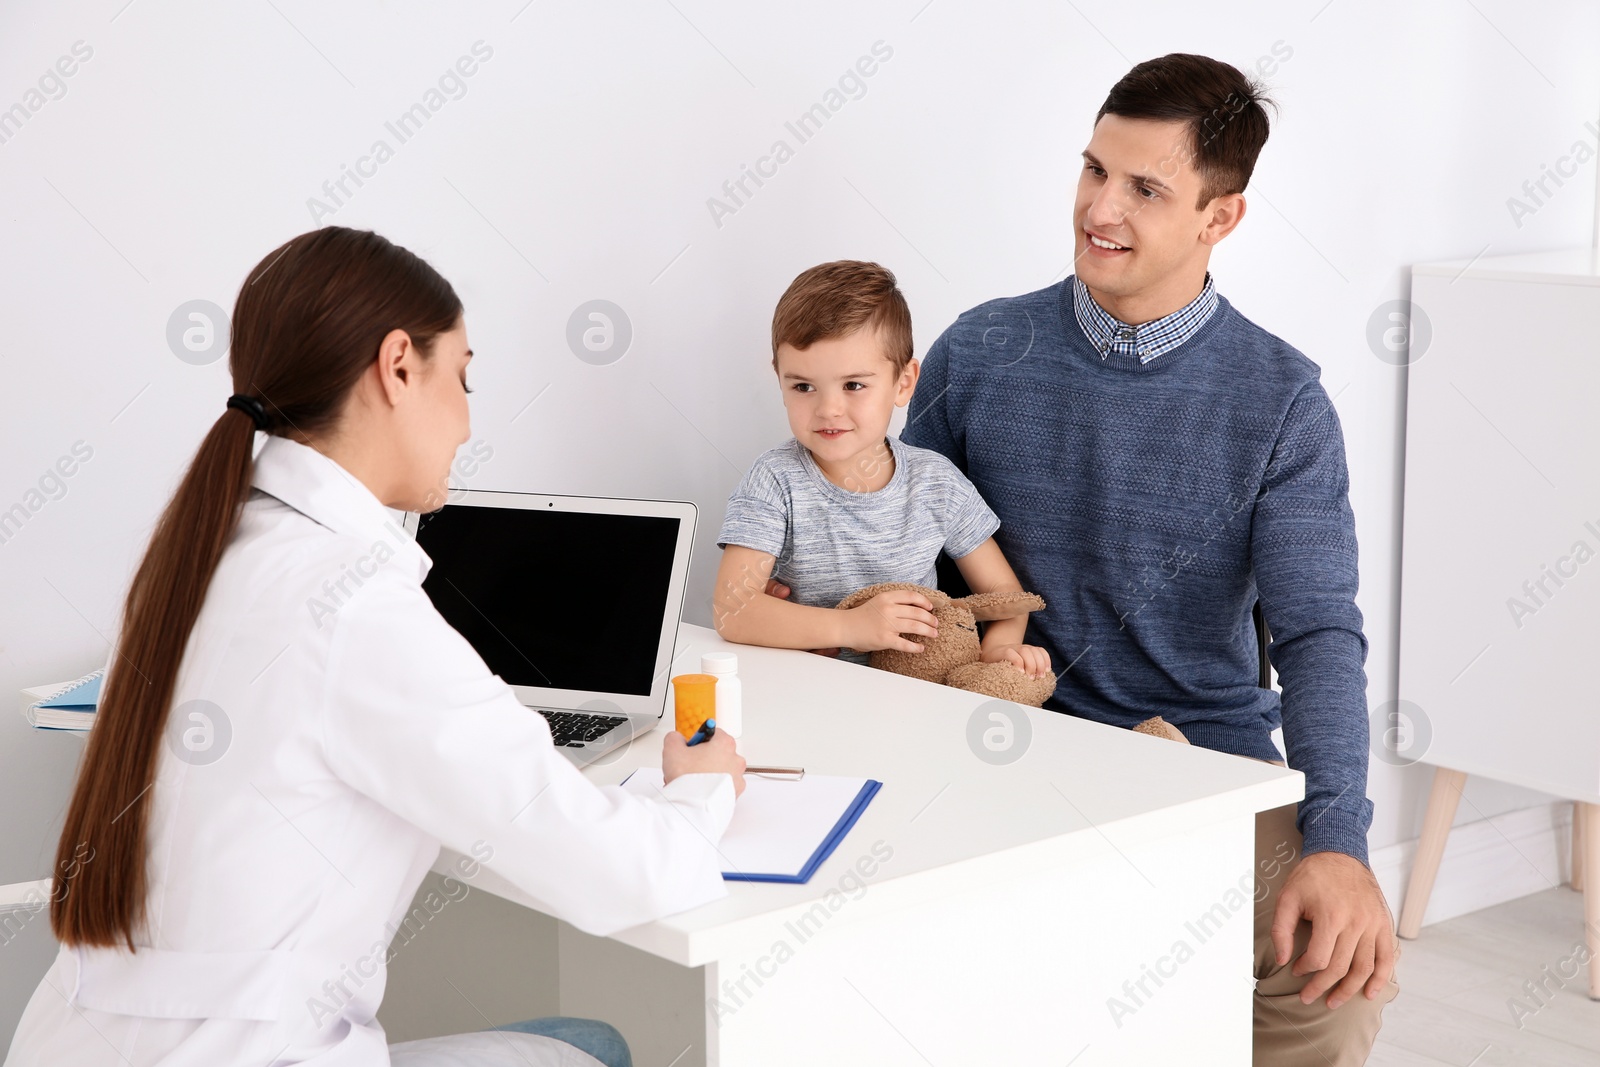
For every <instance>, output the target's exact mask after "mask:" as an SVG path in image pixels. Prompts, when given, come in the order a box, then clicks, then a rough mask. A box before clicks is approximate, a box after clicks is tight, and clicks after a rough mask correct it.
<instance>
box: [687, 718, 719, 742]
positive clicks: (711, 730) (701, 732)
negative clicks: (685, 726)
mask: <svg viewBox="0 0 1600 1067" xmlns="http://www.w3.org/2000/svg"><path fill="white" fill-rule="evenodd" d="M716 733H717V720H716V719H707V720H706V721H705V723H704V724H703V725H701V727H700V729H698V730H696V731H695V732H694V736H693V737H691V738H689V745H690V746H691V747H692V746H694V745H698V744H699V743H700V742H702V741H709V740H711V739H712V738H713V737H715V736H716Z"/></svg>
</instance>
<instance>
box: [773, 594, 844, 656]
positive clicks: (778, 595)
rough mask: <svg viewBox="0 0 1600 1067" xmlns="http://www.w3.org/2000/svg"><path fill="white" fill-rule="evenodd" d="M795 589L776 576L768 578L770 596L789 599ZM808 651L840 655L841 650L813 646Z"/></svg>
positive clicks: (825, 654) (824, 654)
mask: <svg viewBox="0 0 1600 1067" xmlns="http://www.w3.org/2000/svg"><path fill="white" fill-rule="evenodd" d="M793 591H794V590H792V589H790V588H789V587H788V586H786V585H784V584H783V583H782V582H780V581H778V579H776V578H768V579H767V595H768V596H775V597H777V598H778V599H779V600H787V599H789V594H790V593H792V592H793ZM807 651H808V652H812V653H815V654H816V655H818V656H838V655H839V650H838V649H837V648H812V649H807Z"/></svg>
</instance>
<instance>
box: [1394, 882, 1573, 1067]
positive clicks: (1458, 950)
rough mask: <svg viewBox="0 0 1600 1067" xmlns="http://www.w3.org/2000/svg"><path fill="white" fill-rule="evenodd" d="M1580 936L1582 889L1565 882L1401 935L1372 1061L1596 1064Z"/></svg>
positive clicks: (1436, 1065)
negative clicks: (1393, 985)
mask: <svg viewBox="0 0 1600 1067" xmlns="http://www.w3.org/2000/svg"><path fill="white" fill-rule="evenodd" d="M1583 938H1584V930H1583V897H1582V896H1581V895H1579V894H1578V893H1574V892H1573V891H1572V890H1571V889H1568V888H1566V887H1565V886H1562V887H1560V888H1556V889H1548V890H1545V891H1544V892H1542V893H1535V894H1534V895H1532V896H1528V897H1523V898H1522V899H1520V900H1514V901H1511V902H1510V903H1507V904H1501V905H1498V906H1497V907H1493V908H1487V909H1485V910H1483V911H1479V912H1474V913H1473V914H1471V915H1463V916H1462V917H1461V918H1459V919H1451V920H1449V921H1448V922H1442V923H1437V924H1435V925H1433V926H1425V927H1423V928H1422V936H1421V937H1419V938H1418V939H1417V940H1415V941H1402V942H1400V954H1401V955H1400V965H1399V969H1398V974H1397V976H1396V980H1397V981H1398V982H1399V983H1400V995H1399V996H1398V997H1396V998H1395V1000H1394V1002H1393V1003H1392V1004H1390V1005H1389V1007H1388V1009H1387V1010H1385V1011H1384V1013H1383V1029H1382V1030H1381V1031H1380V1032H1379V1034H1378V1042H1377V1045H1376V1046H1375V1047H1374V1048H1373V1050H1372V1057H1371V1058H1370V1059H1369V1060H1368V1061H1367V1063H1368V1064H1369V1067H1446V1065H1448V1067H1469V1065H1470V1067H1496V1065H1500V1064H1519V1065H1521V1064H1526V1065H1533V1064H1537V1065H1539V1067H1568V1065H1571V1067H1600V1001H1593V1000H1590V999H1589V996H1588V968H1587V966H1583V967H1580V966H1579V963H1580V961H1582V960H1584V959H1586V958H1587V957H1586V955H1585V953H1584V951H1583V949H1582V946H1583V944H1584V940H1583ZM1546 967H1548V968H1549V970H1548V971H1546V970H1545V968H1546ZM1575 970H1576V971H1577V972H1578V973H1577V976H1576V977H1574V978H1570V979H1567V980H1566V982H1565V984H1564V985H1562V984H1561V982H1562V977H1561V976H1562V975H1564V974H1572V972H1573V971H1575ZM1529 981H1532V982H1533V983H1534V984H1535V986H1539V985H1540V984H1541V983H1542V985H1543V988H1542V989H1539V990H1538V999H1535V998H1534V997H1532V996H1530V995H1529V993H1528V992H1527V990H1525V989H1524V983H1525V982H1529ZM1517 1005H1520V1008H1518V1007H1516V1006H1517Z"/></svg>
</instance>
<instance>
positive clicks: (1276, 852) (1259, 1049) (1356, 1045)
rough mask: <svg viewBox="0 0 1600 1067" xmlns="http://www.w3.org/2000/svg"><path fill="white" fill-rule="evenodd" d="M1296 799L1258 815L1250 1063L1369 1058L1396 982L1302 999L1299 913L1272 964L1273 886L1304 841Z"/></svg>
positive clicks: (1341, 1066)
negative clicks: (1331, 998)
mask: <svg viewBox="0 0 1600 1067" xmlns="http://www.w3.org/2000/svg"><path fill="white" fill-rule="evenodd" d="M1275 762H1276V761H1275ZM1278 765H1279V766H1282V763H1281V762H1280V763H1279V764H1278ZM1295 807H1296V805H1294V804H1286V805H1285V806H1283V807H1281V808H1274V809H1272V810H1271V811H1263V812H1260V813H1259V814H1257V815H1256V886H1257V890H1256V892H1257V895H1258V896H1260V897H1261V899H1260V900H1258V901H1257V902H1256V928H1255V935H1256V941H1255V947H1256V959H1255V976H1256V992H1255V998H1254V1009H1255V1061H1254V1062H1255V1067H1301V1065H1302V1064H1303V1065H1305V1067H1357V1065H1359V1064H1363V1063H1366V1062H1367V1054H1368V1053H1370V1052H1371V1051H1372V1043H1373V1041H1375V1040H1376V1039H1377V1036H1378V1027H1380V1026H1381V1025H1382V1024H1383V1017H1382V1016H1383V1009H1384V1006H1385V1005H1386V1004H1388V1003H1389V1002H1390V1001H1391V1000H1393V999H1394V998H1395V995H1396V994H1397V993H1399V992H1400V987H1399V986H1398V985H1396V984H1395V982H1394V980H1393V979H1391V980H1390V981H1389V984H1388V985H1386V986H1384V988H1383V990H1382V992H1380V993H1379V994H1378V996H1377V998H1376V999H1374V1000H1368V999H1367V995H1366V993H1365V992H1361V991H1358V992H1357V993H1356V995H1355V996H1353V997H1351V998H1350V999H1349V1000H1347V1001H1346V1002H1345V1003H1343V1004H1341V1005H1339V1007H1337V1008H1335V1009H1334V1010H1333V1011H1329V1010H1328V998H1327V995H1326V994H1324V995H1323V996H1321V997H1319V998H1318V999H1317V1000H1316V1001H1315V1002H1314V1003H1312V1004H1302V1003H1300V990H1301V989H1303V988H1305V985H1306V983H1307V982H1309V981H1311V979H1312V978H1313V977H1315V972H1313V973H1311V974H1303V975H1300V976H1299V977H1296V976H1295V974H1294V963H1295V960H1296V959H1298V958H1299V956H1300V954H1301V953H1302V952H1304V951H1305V949H1306V944H1307V943H1308V942H1309V941H1310V940H1311V924H1310V923H1309V922H1307V921H1306V920H1305V919H1301V920H1300V925H1299V926H1298V927H1296V928H1295V932H1294V952H1293V953H1292V954H1291V955H1290V957H1289V962H1288V963H1285V964H1284V965H1283V966H1282V967H1279V966H1278V963H1277V954H1276V953H1275V952H1274V951H1273V948H1272V913H1273V909H1275V908H1276V907H1277V905H1278V890H1280V889H1281V888H1282V887H1283V883H1284V882H1286V881H1288V879H1289V872H1291V871H1293V870H1294V868H1295V865H1296V864H1297V863H1298V862H1299V860H1300V853H1301V850H1302V848H1303V847H1304V843H1303V842H1302V840H1301V837H1300V831H1299V830H1297V829H1295V825H1294V819H1295ZM1286 857H1287V858H1286ZM1262 887H1265V890H1266V892H1265V893H1264V894H1263V893H1262V891H1261V890H1262ZM1334 988H1338V987H1337V986H1335V987H1334Z"/></svg>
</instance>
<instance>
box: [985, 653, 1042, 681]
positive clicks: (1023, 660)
mask: <svg viewBox="0 0 1600 1067" xmlns="http://www.w3.org/2000/svg"><path fill="white" fill-rule="evenodd" d="M978 658H979V659H980V660H981V661H982V662H984V663H1009V664H1011V665H1012V666H1013V667H1016V668H1017V669H1018V670H1020V671H1022V672H1023V673H1024V674H1026V675H1028V677H1030V678H1043V677H1044V676H1045V675H1047V674H1049V673H1050V653H1048V652H1046V651H1045V650H1044V649H1042V648H1040V647H1039V646H1038V645H995V646H994V647H993V648H985V649H984V650H983V651H982V653H980V654H979V657H978Z"/></svg>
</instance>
